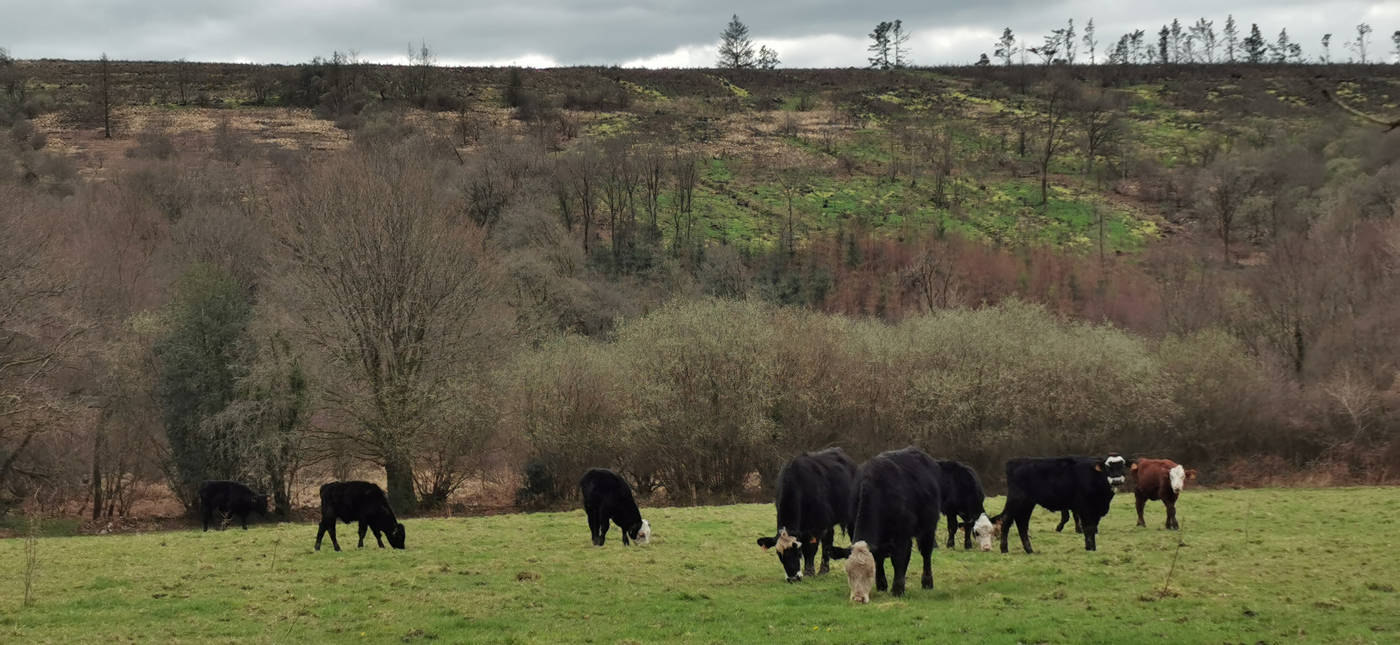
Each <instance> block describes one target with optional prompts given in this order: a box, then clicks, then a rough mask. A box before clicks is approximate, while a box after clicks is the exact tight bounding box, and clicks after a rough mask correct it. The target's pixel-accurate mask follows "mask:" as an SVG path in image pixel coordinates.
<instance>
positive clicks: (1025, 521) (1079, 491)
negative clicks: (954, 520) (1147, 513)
mask: <svg viewBox="0 0 1400 645" xmlns="http://www.w3.org/2000/svg"><path fill="white" fill-rule="evenodd" d="M1125 464H1126V460H1124V459H1123V458H1122V457H1120V456H1118V455H1117V454H1111V455H1109V456H1108V457H1107V458H1103V457H1050V458H1045V459H1012V460H1010V461H1008V462H1006V489H1007V490H1006V508H1005V509H1004V510H1003V511H1002V513H1001V515H998V516H997V517H996V518H995V522H996V524H997V527H998V530H999V533H1000V537H1001V552H1002V553H1006V551H1007V548H1006V541H1007V538H1008V537H1009V535H1010V533H1011V524H1012V523H1013V522H1014V523H1015V525H1016V531H1017V532H1018V533H1020V535H1021V546H1022V547H1023V548H1024V549H1025V550H1026V553H1031V552H1032V551H1031V538H1030V533H1029V529H1030V519H1031V511H1034V510H1035V507H1036V505H1040V506H1044V507H1045V508H1048V509H1050V510H1052V511H1070V512H1071V513H1073V514H1074V516H1075V517H1076V518H1077V519H1078V520H1079V521H1080V523H1081V525H1082V528H1083V531H1084V549H1085V550H1086V551H1094V550H1096V549H1097V548H1098V544H1097V540H1096V536H1097V535H1098V531H1099V520H1100V519H1102V518H1103V516H1104V515H1106V514H1107V513H1108V508H1109V505H1110V504H1111V503H1112V502H1113V490H1114V487H1115V486H1118V485H1119V484H1122V483H1123V477H1124V475H1123V472H1124V470H1126V468H1125Z"/></svg>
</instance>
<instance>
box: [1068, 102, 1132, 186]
mask: <svg viewBox="0 0 1400 645" xmlns="http://www.w3.org/2000/svg"><path fill="white" fill-rule="evenodd" d="M1122 106H1123V100H1122V95H1120V94H1118V93H1116V92H1113V91H1112V90H1107V89H1095V90H1089V91H1087V92H1085V93H1084V95H1083V96H1082V97H1081V99H1080V100H1079V101H1078V103H1077V104H1076V106H1075V108H1076V109H1075V117H1076V119H1075V120H1076V121H1078V122H1079V129H1080V130H1082V131H1083V133H1084V174H1086V175H1089V176H1093V174H1094V161H1095V160H1096V159H1097V158H1098V155H1099V153H1100V152H1102V150H1103V148H1104V147H1105V146H1106V145H1110V144H1111V143H1112V141H1114V140H1115V139H1117V138H1118V137H1119V136H1120V135H1121V134H1122V132H1123V122H1122Z"/></svg>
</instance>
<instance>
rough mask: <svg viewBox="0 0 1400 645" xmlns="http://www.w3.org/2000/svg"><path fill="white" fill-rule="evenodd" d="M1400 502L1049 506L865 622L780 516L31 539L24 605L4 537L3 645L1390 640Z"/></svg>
mask: <svg viewBox="0 0 1400 645" xmlns="http://www.w3.org/2000/svg"><path fill="white" fill-rule="evenodd" d="M1397 493H1400V491H1397V490H1396V489H1394V488H1351V489H1326V490H1248V491H1190V490H1188V491H1187V494H1186V495H1185V496H1184V497H1183V499H1182V504H1181V506H1180V521H1181V526H1182V528H1183V531H1182V532H1181V533H1179V534H1178V533H1172V532H1168V531H1165V530H1162V529H1161V528H1160V526H1161V525H1162V522H1163V520H1164V512H1163V510H1162V507H1161V505H1160V504H1154V505H1152V506H1149V515H1148V521H1149V524H1150V527H1149V528H1135V527H1134V526H1133V524H1134V519H1135V518H1134V515H1133V510H1132V497H1131V495H1121V494H1120V495H1118V496H1117V497H1116V499H1115V503H1114V508H1113V511H1112V512H1111V513H1110V514H1109V516H1108V517H1107V518H1106V519H1105V521H1104V525H1103V527H1102V532H1101V534H1100V537H1099V545H1100V546H1099V548H1100V550H1099V551H1098V552H1097V553H1086V552H1084V551H1083V550H1082V542H1081V541H1080V540H1079V538H1078V536H1075V535H1073V534H1072V533H1069V532H1068V529H1066V533H1064V534H1056V533H1055V532H1054V517H1055V516H1052V515H1051V514H1049V513H1046V512H1044V511H1041V512H1038V513H1037V515H1036V517H1035V519H1034V520H1033V524H1032V529H1031V533H1032V539H1033V540H1034V545H1035V547H1036V548H1037V550H1038V553H1037V554H1035V555H1031V556H1027V555H1025V554H1024V553H1020V552H1019V549H1018V548H1017V547H1016V546H1015V538H1014V537H1013V542H1012V545H1013V551H1012V553H1010V554H1008V555H1002V554H1000V553H973V552H965V551H962V550H960V549H959V550H955V551H953V552H949V551H948V550H947V549H940V550H939V551H936V552H935V555H934V578H935V584H936V587H937V588H936V589H935V590H934V591H923V590H920V589H918V579H917V576H915V577H913V578H912V579H911V582H912V588H911V591H910V592H909V594H908V595H907V596H905V597H904V598H901V599H894V598H890V597H889V595H888V594H884V593H880V594H876V595H875V596H874V598H873V602H872V604H871V605H868V606H851V605H850V604H849V603H848V602H847V600H846V594H847V591H846V581H845V575H844V571H843V569H842V568H841V565H840V564H839V563H838V564H837V565H836V568H835V569H834V571H833V572H832V574H831V575H828V576H826V577H823V578H817V579H811V580H807V581H804V582H803V583H801V584H796V585H787V584H784V583H783V582H782V580H781V570H780V567H779V565H778V563H777V562H776V558H774V557H773V556H772V555H769V554H764V553H762V552H761V551H760V550H759V549H758V547H757V546H755V545H754V539H755V538H756V537H757V536H758V535H760V534H761V533H763V532H766V531H770V530H771V528H772V522H773V511H772V507H771V506H769V505H743V506H725V507H702V508H660V509H649V510H647V511H645V515H646V516H647V517H648V518H649V519H650V520H651V522H652V526H653V529H654V531H655V538H654V539H653V542H652V544H651V545H649V546H647V547H643V548H637V547H633V548H623V547H622V545H621V542H620V541H616V542H615V540H616V539H617V533H616V529H615V528H614V529H613V531H612V533H610V535H609V538H610V539H609V542H608V545H607V546H606V547H604V548H602V549H595V548H593V547H591V546H589V542H588V535H587V532H588V531H587V524H586V522H585V520H584V517H583V513H582V511H576V512H571V513H543V514H534V515H508V516H498V517H489V518H472V519H448V520H412V521H409V522H406V524H407V526H408V547H409V548H408V550H406V551H392V550H387V549H386V550H383V551H381V550H379V549H376V548H366V549H363V550H356V549H355V548H354V543H355V537H354V530H353V527H345V528H342V530H341V532H340V534H341V536H342V538H341V544H342V546H347V547H348V548H347V550H346V551H344V552H342V553H335V552H334V551H332V550H330V543H329V540H327V542H326V544H325V550H323V551H321V552H320V553H315V552H313V551H312V549H311V546H312V542H313V541H314V538H315V527H314V526H312V525H297V524H284V525H260V526H257V527H255V528H253V529H250V530H249V531H247V532H244V531H241V530H229V531H225V532H222V533H218V532H210V533H207V534H205V533H199V532H197V531H180V532H170V533H152V534H140V535H125V536H115V537H72V538H41V539H40V540H39V542H38V556H39V566H40V569H39V573H38V577H37V579H36V582H35V604H34V605H33V606H31V607H22V593H23V586H22V582H21V580H22V578H23V576H22V572H23V566H24V541H23V540H18V539H12V540H4V541H0V642H8V643H35V642H99V641H119V642H121V641H141V642H174V641H182V642H192V641H201V642H279V643H286V642H325V641H336V642H390V641H392V642H400V641H402V642H413V641H427V640H438V641H442V642H470V643H480V642H540V643H544V642H551V643H552V642H595V643H619V642H637V643H660V642H665V643H674V642H704V643H711V642H716V643H740V642H759V641H766V642H784V643H806V642H813V643H826V642H838V643H851V642H869V643H894V642H904V643H911V642H950V641H955V640H957V641H964V642H1007V643H1010V642H1054V643H1065V642H1105V643H1112V642H1127V641H1134V640H1138V639H1143V638H1147V639H1165V640H1167V641H1171V642H1193V643H1194V642H1256V641H1263V642H1280V641H1309V642H1396V641H1397V640H1400V593H1397V591H1396V587H1397V586H1400V552H1397V549H1396V546H1397V542H1396V536H1397V534H1400V531H1398V530H1397V529H1400V526H1397V523H1400V494H1397ZM1001 504H1002V501H1001V500H1000V499H994V500H991V502H990V504H989V508H994V509H1000V508H1001ZM1246 514H1247V517H1246ZM1178 537H1180V538H1182V540H1183V541H1184V544H1185V545H1184V546H1182V547H1181V549H1180V553H1179V559H1178V561H1177V563H1176V569H1175V573H1174V575H1173V577H1172V579H1171V584H1170V586H1169V587H1168V588H1167V590H1166V592H1165V593H1163V579H1164V576H1165V575H1166V573H1167V571H1168V569H1170V568H1171V565H1172V559H1173V554H1174V552H1175V551H1176V545H1177V538H1178ZM838 543H842V540H841V539H840V538H838ZM370 544H371V545H372V544H373V538H372V537H371V538H370ZM916 562H917V555H916ZM912 568H913V567H911V569H912ZM968 638H971V639H973V640H972V641H967V640H966V639H968Z"/></svg>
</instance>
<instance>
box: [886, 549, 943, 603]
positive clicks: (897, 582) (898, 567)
mask: <svg viewBox="0 0 1400 645" xmlns="http://www.w3.org/2000/svg"><path fill="white" fill-rule="evenodd" d="M911 542H912V540H900V541H899V545H898V546H896V547H895V548H894V553H892V554H890V561H891V563H892V564H893V565H894V584H893V585H891V586H890V595H891V596H895V597H898V596H903V595H904V576H905V574H906V573H908V572H909V556H910V554H911V552H912V551H913V548H912V545H911ZM929 582H930V583H932V582H933V581H932V577H931V576H930V580H929Z"/></svg>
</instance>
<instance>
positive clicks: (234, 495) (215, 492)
mask: <svg viewBox="0 0 1400 645" xmlns="http://www.w3.org/2000/svg"><path fill="white" fill-rule="evenodd" d="M199 510H200V512H201V515H203V517H204V530H206V531H208V530H209V523H210V522H212V521H214V513H216V512H217V513H223V514H225V515H235V516H237V517H238V519H240V520H242V522H243V529H244V530H245V531H246V530H247V529H248V515H249V514H250V513H257V514H258V515H261V516H263V517H267V495H259V494H257V493H254V492H253V489H251V488H248V487H247V486H244V485H243V484H240V483H238V482H231V481H207V482H204V483H203V484H201V485H200V486H199Z"/></svg>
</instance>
